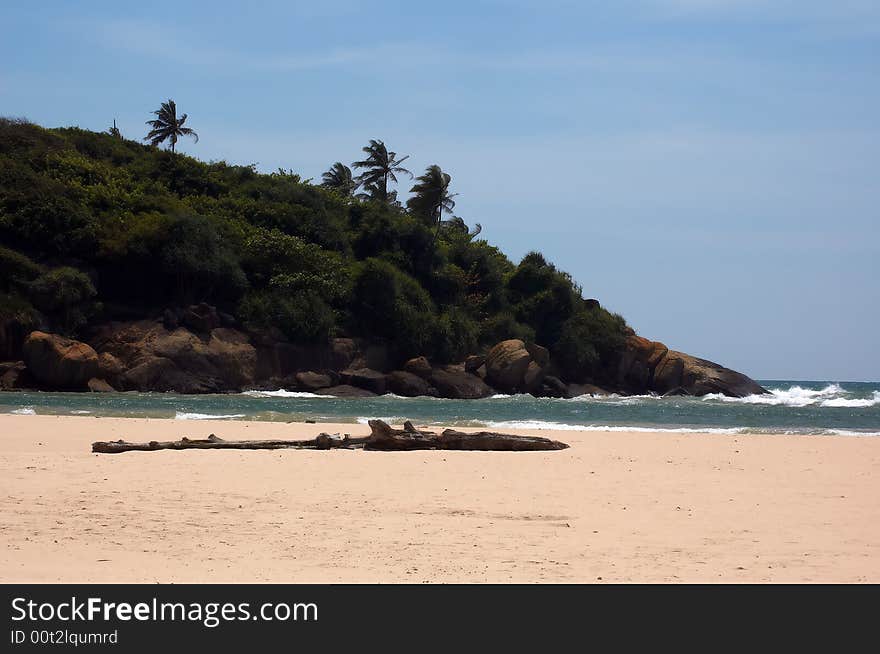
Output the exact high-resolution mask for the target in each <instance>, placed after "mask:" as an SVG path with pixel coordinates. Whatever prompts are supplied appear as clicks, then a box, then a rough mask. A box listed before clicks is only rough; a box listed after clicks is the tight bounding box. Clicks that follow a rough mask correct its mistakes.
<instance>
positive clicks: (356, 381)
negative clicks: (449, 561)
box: [339, 368, 385, 395]
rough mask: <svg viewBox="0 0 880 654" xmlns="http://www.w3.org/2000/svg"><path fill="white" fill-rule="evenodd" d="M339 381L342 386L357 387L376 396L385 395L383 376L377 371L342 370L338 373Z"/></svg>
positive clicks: (366, 369)
mask: <svg viewBox="0 0 880 654" xmlns="http://www.w3.org/2000/svg"><path fill="white" fill-rule="evenodd" d="M339 379H340V381H341V382H342V383H343V384H347V385H349V386H357V387H358V388H363V389H365V390H368V391H370V392H371V393H375V394H376V395H382V394H383V393H385V375H384V374H383V373H381V372H379V371H377V370H370V369H369V368H358V369H356V370H343V371H342V372H340V373H339Z"/></svg>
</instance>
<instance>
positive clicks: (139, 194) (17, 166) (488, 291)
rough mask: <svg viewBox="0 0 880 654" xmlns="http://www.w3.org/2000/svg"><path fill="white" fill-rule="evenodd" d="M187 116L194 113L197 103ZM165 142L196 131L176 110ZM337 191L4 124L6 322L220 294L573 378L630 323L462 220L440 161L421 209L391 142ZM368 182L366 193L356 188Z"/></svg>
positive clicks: (312, 324) (155, 309) (432, 348)
mask: <svg viewBox="0 0 880 654" xmlns="http://www.w3.org/2000/svg"><path fill="white" fill-rule="evenodd" d="M184 118H185V115H184ZM157 121H159V123H157V124H156V125H152V126H153V130H154V131H155V130H157V129H158V130H160V132H161V133H158V134H153V133H152V132H151V134H153V135H152V137H151V140H152V141H154V142H161V141H156V139H158V138H160V137H162V136H165V137H166V138H167V139H168V142H169V143H170V144H173V143H174V142H175V141H176V138H177V137H178V136H181V135H185V134H188V133H189V132H188V131H187V128H183V127H182V123H183V119H178V118H177V117H176V109H173V111H172V107H166V106H165V105H163V109H162V110H160V112H158V113H157ZM364 151H365V152H366V155H367V156H366V157H365V158H364V159H363V160H362V161H358V162H355V163H354V164H353V167H354V168H355V169H361V170H363V171H364V173H363V174H362V176H361V177H353V176H352V172H351V168H349V167H348V166H345V165H344V164H342V163H337V164H335V165H334V166H333V167H332V168H331V169H330V170H329V171H328V173H327V174H325V175H324V177H323V182H322V184H321V185H313V184H310V183H306V182H304V181H303V180H302V179H301V178H300V177H299V176H298V175H296V174H294V173H292V172H290V171H284V170H279V171H278V172H275V173H271V174H260V173H258V172H257V171H256V170H255V169H254V167H252V166H232V165H228V164H226V163H224V162H215V163H203V162H200V161H198V160H196V159H193V158H191V157H188V156H183V155H181V154H179V153H177V154H175V153H174V152H171V151H167V150H160V149H158V148H157V147H154V146H149V145H142V144H140V143H137V142H135V141H131V140H124V139H122V138H121V137H120V136H119V135H118V132H117V133H116V134H115V135H111V134H100V133H94V132H89V131H85V130H82V129H77V128H60V129H44V128H42V127H39V126H36V125H33V124H30V123H27V122H25V121H18V120H8V119H0V318H4V317H5V318H9V317H17V319H21V320H24V319H27V320H33V321H37V320H43V321H44V322H48V323H49V324H50V326H51V327H52V328H53V329H56V330H58V331H63V332H65V333H68V334H73V335H75V334H77V333H81V332H82V330H83V329H84V328H85V327H86V326H87V324H89V323H97V322H100V321H103V320H109V319H131V318H137V317H155V316H158V315H160V314H161V312H162V311H163V310H164V309H165V308H167V307H176V306H184V305H187V304H190V303H193V302H198V301H206V302H209V303H211V304H215V305H217V306H218V307H219V308H220V309H221V310H223V311H225V312H227V313H230V314H232V315H234V316H235V317H236V318H237V319H238V320H240V321H241V322H242V323H243V324H245V325H247V326H250V327H254V328H260V327H276V328H278V329H280V330H282V331H283V333H284V334H285V335H286V336H287V337H288V338H289V339H291V340H294V341H317V340H321V339H326V338H328V337H329V336H332V335H338V334H348V335H354V336H366V337H371V338H384V339H388V340H389V341H390V342H391V343H392V344H393V345H394V348H395V352H396V354H397V355H398V356H399V357H401V358H403V357H408V356H412V355H415V354H425V355H427V356H429V357H431V358H433V359H434V360H436V361H441V362H442V361H453V360H456V359H459V360H460V358H461V357H463V356H464V355H466V354H469V353H473V352H475V351H477V349H478V348H479V347H481V346H485V345H488V344H492V343H495V342H497V341H498V340H501V339H504V338H511V337H521V338H525V339H529V340H534V341H536V342H538V343H540V344H542V345H545V346H547V347H549V348H551V350H553V351H555V352H557V353H559V354H561V355H563V356H562V357H561V358H562V360H563V361H566V362H568V363H567V368H568V370H567V371H566V372H567V373H568V376H569V378H570V379H572V380H577V379H578V378H587V377H590V376H593V375H594V373H595V372H598V367H599V366H600V365H601V362H602V361H603V360H606V361H607V360H608V359H609V357H612V355H613V353H615V352H616V351H618V350H619V349H620V347H621V344H622V339H623V338H624V336H625V334H626V333H627V327H626V325H625V323H624V321H623V319H622V318H620V317H619V316H616V315H612V314H610V313H608V312H606V311H605V310H604V309H602V308H599V307H597V306H595V303H588V302H586V301H585V300H583V298H582V292H581V289H580V288H579V287H578V286H577V285H576V284H575V283H574V282H573V280H572V279H571V278H570V276H569V275H567V274H566V273H563V272H561V271H559V270H557V269H556V268H555V267H554V266H553V265H552V264H550V263H549V262H547V261H546V260H545V259H544V257H543V256H541V255H540V254H538V253H530V254H528V255H527V256H526V257H524V258H523V260H522V261H521V262H520V263H519V264H514V263H512V262H511V261H510V260H508V259H507V257H505V256H504V254H502V253H501V252H500V251H499V250H498V249H497V248H495V247H493V246H491V245H489V244H488V243H487V242H486V241H485V240H480V239H477V238H476V234H477V233H478V232H479V228H477V229H476V230H469V229H468V227H467V225H466V224H465V222H464V221H463V220H462V219H461V218H458V217H452V218H450V219H446V220H444V219H443V213H451V211H452V209H453V207H454V204H455V203H454V201H453V200H452V198H453V197H454V194H452V193H451V192H450V190H449V189H450V185H451V178H450V176H449V175H448V174H447V173H445V172H443V171H442V170H441V169H440V168H439V167H437V166H431V167H429V168H428V170H426V171H425V173H424V174H423V175H422V176H420V177H419V178H418V179H417V180H416V182H415V186H414V187H413V191H412V192H413V193H414V195H413V196H412V197H411V198H410V199H409V201H408V202H406V203H405V204H404V203H402V202H399V201H398V199H397V190H394V189H392V185H393V184H394V183H395V182H396V180H397V178H398V176H399V175H401V174H403V175H410V173H409V171H407V170H405V169H404V168H402V166H401V163H402V162H403V161H404V160H405V159H406V157H400V156H398V155H397V154H395V153H394V152H389V151H388V150H387V149H386V148H385V145H384V143H382V142H381V141H371V142H370V144H369V145H368V146H367V147H366V148H364ZM358 187H360V188H361V189H362V191H363V192H362V193H356V191H357V189H358Z"/></svg>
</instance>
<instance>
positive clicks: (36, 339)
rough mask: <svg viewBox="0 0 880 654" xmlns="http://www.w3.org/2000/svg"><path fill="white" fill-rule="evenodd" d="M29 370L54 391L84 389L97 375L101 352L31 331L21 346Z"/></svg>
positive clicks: (53, 335)
mask: <svg viewBox="0 0 880 654" xmlns="http://www.w3.org/2000/svg"><path fill="white" fill-rule="evenodd" d="M22 354H23V355H24V356H23V358H24V362H25V365H27V369H28V371H29V372H30V373H31V374H32V375H33V376H34V378H35V379H36V380H37V381H38V382H40V383H41V384H45V385H46V386H49V387H51V388H57V389H69V390H83V389H84V388H85V385H86V383H87V382H88V381H89V379H91V378H92V377H94V376H95V375H96V374H97V372H98V353H97V352H95V350H94V349H93V348H92V347H90V346H88V345H86V344H85V343H80V342H79V341H74V340H72V339H69V338H64V337H63V336H58V335H57V334H47V333H46V332H39V331H36V332H31V333H30V335H29V336H28V337H27V339H26V340H25V342H24V346H23V347H22Z"/></svg>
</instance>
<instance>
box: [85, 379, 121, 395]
mask: <svg viewBox="0 0 880 654" xmlns="http://www.w3.org/2000/svg"><path fill="white" fill-rule="evenodd" d="M86 387H87V388H88V389H89V390H90V391H91V392H92V393H115V392H116V389H115V388H113V387H112V386H111V385H110V384H108V383H107V382H106V381H104V380H103V379H98V378H97V377H92V378H91V379H90V380H89V381H88V383H87V384H86Z"/></svg>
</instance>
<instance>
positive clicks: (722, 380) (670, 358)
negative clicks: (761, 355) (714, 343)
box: [652, 350, 767, 397]
mask: <svg viewBox="0 0 880 654" xmlns="http://www.w3.org/2000/svg"><path fill="white" fill-rule="evenodd" d="M652 390H654V391H656V392H657V393H660V394H665V393H670V392H673V391H674V392H675V393H676V394H688V395H696V396H701V395H707V394H709V393H722V394H724V395H727V396H730V397H746V396H748V395H760V394H763V393H766V392H767V390H766V389H765V388H763V387H762V386H761V385H760V384H758V383H757V382H756V381H754V380H753V379H750V378H749V377H746V376H745V375H744V374H742V373H740V372H736V371H735V370H731V369H729V368H725V367H724V366H721V365H719V364H717V363H714V362H712V361H707V360H706V359H699V358H697V357H693V356H691V355H689V354H684V353H683V352H676V351H674V350H669V351H668V352H667V353H666V354H665V356H663V357H662V359H661V360H660V362H659V363H658V364H657V368H656V370H655V371H654V379H653V383H652Z"/></svg>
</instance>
